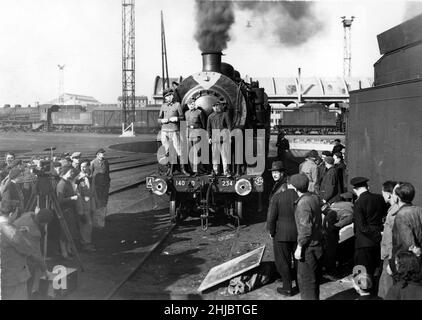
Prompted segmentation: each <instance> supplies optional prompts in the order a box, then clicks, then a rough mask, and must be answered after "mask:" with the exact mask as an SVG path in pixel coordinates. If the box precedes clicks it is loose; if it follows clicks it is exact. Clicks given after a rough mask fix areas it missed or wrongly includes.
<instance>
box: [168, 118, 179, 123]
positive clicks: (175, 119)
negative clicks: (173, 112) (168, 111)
mask: <svg viewBox="0 0 422 320" xmlns="http://www.w3.org/2000/svg"><path fill="white" fill-rule="evenodd" d="M169 120H170V122H178V121H179V118H178V117H171V118H170V119H169Z"/></svg>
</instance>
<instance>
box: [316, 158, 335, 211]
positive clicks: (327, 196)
mask: <svg viewBox="0 0 422 320" xmlns="http://www.w3.org/2000/svg"><path fill="white" fill-rule="evenodd" d="M324 163H325V168H326V171H325V173H324V177H323V178H322V181H321V186H320V188H319V194H320V196H321V198H322V200H323V201H324V202H326V203H332V202H334V201H338V200H340V190H339V183H338V174H337V170H336V168H335V167H334V158H333V157H325V159H324Z"/></svg>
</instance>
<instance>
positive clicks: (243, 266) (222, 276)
mask: <svg viewBox="0 0 422 320" xmlns="http://www.w3.org/2000/svg"><path fill="white" fill-rule="evenodd" d="M264 251H265V245H264V246H262V247H259V248H258V249H255V250H252V251H250V252H248V253H246V254H244V255H241V256H239V257H237V258H234V259H232V260H229V261H227V262H225V263H223V264H220V265H218V266H215V267H214V268H212V269H211V270H210V271H209V272H208V274H207V276H206V277H205V279H204V281H202V283H201V285H200V286H199V288H198V291H199V292H202V291H204V290H206V289H208V288H211V287H213V286H215V285H216V284H219V283H221V282H224V281H226V280H229V279H232V278H234V277H236V276H238V275H240V274H242V273H244V272H246V271H248V270H251V269H253V268H255V267H257V266H259V265H260V263H261V260H262V256H263V255H264Z"/></svg>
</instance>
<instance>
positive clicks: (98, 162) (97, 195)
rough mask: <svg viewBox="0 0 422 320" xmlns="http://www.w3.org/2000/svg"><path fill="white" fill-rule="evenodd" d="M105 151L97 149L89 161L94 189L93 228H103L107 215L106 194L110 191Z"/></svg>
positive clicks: (108, 167) (108, 168)
mask: <svg viewBox="0 0 422 320" xmlns="http://www.w3.org/2000/svg"><path fill="white" fill-rule="evenodd" d="M104 154H105V150H104V149H102V148H101V149H99V150H98V151H97V152H96V158H95V159H94V160H92V161H91V166H90V169H91V175H92V184H93V187H94V199H95V208H96V210H95V213H94V216H93V226H94V227H96V228H104V226H105V217H106V215H107V203H108V192H109V190H110V166H109V163H108V160H107V159H105V157H104Z"/></svg>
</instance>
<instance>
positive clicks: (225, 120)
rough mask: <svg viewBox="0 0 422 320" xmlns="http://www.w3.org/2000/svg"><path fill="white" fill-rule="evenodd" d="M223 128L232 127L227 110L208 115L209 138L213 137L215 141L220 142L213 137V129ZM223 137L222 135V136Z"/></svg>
mask: <svg viewBox="0 0 422 320" xmlns="http://www.w3.org/2000/svg"><path fill="white" fill-rule="evenodd" d="M217 129H218V130H223V129H229V130H231V129H232V123H231V120H230V117H229V114H228V113H227V112H213V113H211V114H210V115H209V116H208V120H207V131H208V137H209V139H211V138H212V139H213V142H218V140H215V139H216V137H212V131H213V130H217ZM221 138H222V137H221Z"/></svg>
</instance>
